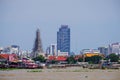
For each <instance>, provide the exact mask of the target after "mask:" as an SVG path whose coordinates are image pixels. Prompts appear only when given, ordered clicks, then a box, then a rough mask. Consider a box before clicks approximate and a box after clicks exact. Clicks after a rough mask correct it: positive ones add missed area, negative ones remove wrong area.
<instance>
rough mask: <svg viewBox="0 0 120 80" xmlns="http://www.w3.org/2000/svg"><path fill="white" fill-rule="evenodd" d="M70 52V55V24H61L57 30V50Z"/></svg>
mask: <svg viewBox="0 0 120 80" xmlns="http://www.w3.org/2000/svg"><path fill="white" fill-rule="evenodd" d="M58 50H59V51H60V52H68V53H69V55H70V28H68V25H61V28H59V31H58V32H57V51H58Z"/></svg>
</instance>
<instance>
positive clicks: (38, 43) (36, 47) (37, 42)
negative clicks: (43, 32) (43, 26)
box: [31, 29, 43, 57]
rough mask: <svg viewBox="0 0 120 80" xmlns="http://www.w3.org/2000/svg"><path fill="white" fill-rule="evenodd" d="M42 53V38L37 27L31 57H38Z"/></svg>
mask: <svg viewBox="0 0 120 80" xmlns="http://www.w3.org/2000/svg"><path fill="white" fill-rule="evenodd" d="M42 53H43V48H42V41H41V38H40V30H39V29H37V31H36V39H35V43H34V48H33V52H32V56H31V57H37V56H38V55H40V54H42Z"/></svg>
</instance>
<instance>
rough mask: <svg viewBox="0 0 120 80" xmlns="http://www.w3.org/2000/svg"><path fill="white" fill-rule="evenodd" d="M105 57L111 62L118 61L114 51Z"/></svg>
mask: <svg viewBox="0 0 120 80" xmlns="http://www.w3.org/2000/svg"><path fill="white" fill-rule="evenodd" d="M107 58H108V59H110V61H111V62H118V60H119V56H118V55H116V54H114V53H112V54H110V55H108V57H107Z"/></svg>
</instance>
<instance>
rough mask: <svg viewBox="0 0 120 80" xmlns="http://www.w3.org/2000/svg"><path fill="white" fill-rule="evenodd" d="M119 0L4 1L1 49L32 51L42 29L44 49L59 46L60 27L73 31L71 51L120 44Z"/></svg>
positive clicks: (1, 5)
mask: <svg viewBox="0 0 120 80" xmlns="http://www.w3.org/2000/svg"><path fill="white" fill-rule="evenodd" d="M119 4H120V1H119V0H115V1H114V0H105V1H104V0H100V1H96V0H86V1H84V0H76V1H70V0H61V1H56V0H51V1H47V0H36V1H32V0H31V1H29V0H25V1H24V0H20V1H18V0H16V1H12V0H11V1H9V0H1V1H0V28H1V29H0V37H1V39H0V47H5V46H8V45H14V44H15V45H19V46H20V49H23V50H32V48H33V44H34V39H35V35H34V34H35V31H36V29H37V28H39V29H40V32H41V39H42V43H43V49H44V51H45V50H46V48H47V46H49V45H50V44H54V43H57V34H56V32H57V31H58V29H59V27H60V26H61V25H68V26H69V27H70V29H71V51H73V52H75V53H79V52H80V50H82V49H86V48H89V49H90V48H92V49H94V48H98V47H99V46H107V45H108V44H111V43H114V42H120V37H119V34H120V31H119V30H120V5H119Z"/></svg>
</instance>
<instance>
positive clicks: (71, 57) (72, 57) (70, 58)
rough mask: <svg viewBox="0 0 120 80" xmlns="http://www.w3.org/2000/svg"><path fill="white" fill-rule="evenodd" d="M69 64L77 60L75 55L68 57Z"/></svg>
mask: <svg viewBox="0 0 120 80" xmlns="http://www.w3.org/2000/svg"><path fill="white" fill-rule="evenodd" d="M67 62H68V64H75V63H76V62H77V61H76V60H75V58H74V56H70V57H68V58H67Z"/></svg>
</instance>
